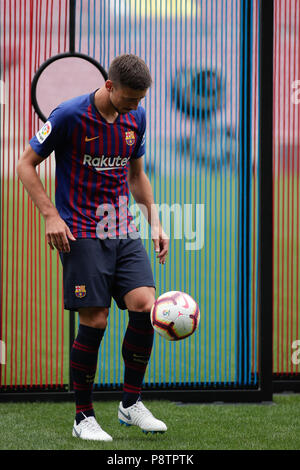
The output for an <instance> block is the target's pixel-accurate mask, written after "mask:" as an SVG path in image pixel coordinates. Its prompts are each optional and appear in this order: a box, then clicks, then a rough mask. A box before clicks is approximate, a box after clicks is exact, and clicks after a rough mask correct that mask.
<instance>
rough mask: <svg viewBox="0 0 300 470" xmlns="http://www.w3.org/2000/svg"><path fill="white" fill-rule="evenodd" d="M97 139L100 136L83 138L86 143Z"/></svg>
mask: <svg viewBox="0 0 300 470" xmlns="http://www.w3.org/2000/svg"><path fill="white" fill-rule="evenodd" d="M99 137H100V135H98V136H97V137H90V138H89V137H87V136H85V141H86V142H91V140H96V139H99Z"/></svg>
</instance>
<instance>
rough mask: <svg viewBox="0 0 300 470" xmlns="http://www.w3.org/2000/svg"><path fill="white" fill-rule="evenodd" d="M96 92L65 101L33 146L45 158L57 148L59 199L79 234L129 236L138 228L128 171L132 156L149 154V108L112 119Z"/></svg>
mask: <svg viewBox="0 0 300 470" xmlns="http://www.w3.org/2000/svg"><path fill="white" fill-rule="evenodd" d="M94 95H95V92H94V93H91V94H87V95H83V96H79V97H77V98H73V99H71V100H68V101H65V102H63V103H62V104H60V105H59V106H58V107H57V108H56V109H54V111H53V112H52V113H51V114H50V116H49V118H48V120H47V122H46V123H45V124H44V126H43V127H42V128H41V129H40V130H39V131H38V132H37V134H36V135H35V136H34V137H33V138H32V139H31V140H30V145H31V147H32V148H33V150H34V151H35V152H36V153H37V154H38V155H39V156H40V157H42V158H46V157H48V156H49V155H50V154H51V153H52V151H53V150H54V151H55V162H56V171H55V204H56V208H57V210H58V212H59V214H60V216H61V217H62V218H63V219H64V221H65V222H66V224H67V225H68V227H69V228H70V230H71V232H72V233H73V235H74V236H75V238H97V237H98V238H101V237H102V236H107V234H108V233H109V234H110V235H109V236H113V234H114V233H115V235H116V237H125V236H126V234H127V233H129V232H131V233H133V232H136V231H137V229H136V227H135V226H134V224H133V219H132V216H131V214H130V213H129V210H128V199H129V188H128V183H127V174H128V168H129V162H130V160H131V159H132V158H140V157H142V156H143V155H144V153H145V128H146V118H145V110H144V109H143V108H142V107H141V106H139V107H138V109H137V110H136V111H130V112H129V113H127V114H123V115H119V116H118V117H117V119H116V121H115V122H114V123H113V124H110V123H108V122H107V121H106V120H105V119H104V118H103V117H102V116H101V114H100V113H99V112H98V110H97V108H96V107H95V104H94ZM103 234H104V235H103Z"/></svg>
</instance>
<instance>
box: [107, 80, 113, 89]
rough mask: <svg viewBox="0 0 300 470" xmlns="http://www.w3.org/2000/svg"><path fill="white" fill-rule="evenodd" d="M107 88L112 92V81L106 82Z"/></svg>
mask: <svg viewBox="0 0 300 470" xmlns="http://www.w3.org/2000/svg"><path fill="white" fill-rule="evenodd" d="M105 88H106V90H107V91H108V92H111V91H112V89H113V82H112V81H111V80H106V82H105Z"/></svg>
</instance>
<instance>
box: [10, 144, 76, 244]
mask: <svg viewBox="0 0 300 470" xmlns="http://www.w3.org/2000/svg"><path fill="white" fill-rule="evenodd" d="M43 160H44V158H41V157H40V156H39V155H38V154H37V153H36V152H35V151H34V150H33V148H32V147H31V146H30V145H28V147H26V149H25V150H24V152H23V154H22V156H21V157H20V159H19V161H18V165H17V174H18V176H19V178H20V180H21V181H22V183H23V185H24V187H25V189H26V191H27V192H28V194H29V196H30V197H31V199H32V201H33V202H34V204H35V205H36V207H37V208H38V209H39V211H40V213H41V214H42V215H43V217H44V219H45V225H46V237H47V242H48V244H49V246H50V248H51V249H52V250H54V248H57V249H58V250H59V251H67V252H69V251H70V246H69V242H68V238H70V239H71V240H74V241H75V238H74V237H73V235H72V233H71V231H70V229H69V227H68V226H67V225H66V223H65V222H64V220H63V219H62V218H61V217H60V215H59V213H58V211H57V209H56V207H55V206H54V205H53V203H52V201H51V199H50V198H49V197H48V195H47V193H46V191H45V189H44V187H43V184H42V182H41V180H40V178H39V176H38V174H37V172H36V166H37V165H39V164H40V163H41V162H42V161H43Z"/></svg>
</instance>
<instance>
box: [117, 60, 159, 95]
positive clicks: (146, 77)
mask: <svg viewBox="0 0 300 470" xmlns="http://www.w3.org/2000/svg"><path fill="white" fill-rule="evenodd" d="M108 79H109V80H111V81H112V82H113V83H115V84H117V85H121V86H126V87H129V88H132V89H133V90H147V89H148V88H149V87H150V86H151V83H152V78H151V74H150V71H149V69H148V67H147V65H146V64H145V62H144V61H143V60H142V59H141V58H140V57H138V56H136V55H134V54H123V55H120V56H118V57H115V59H114V60H113V61H112V63H111V65H110V67H109V70H108Z"/></svg>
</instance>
